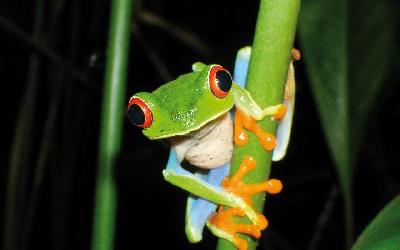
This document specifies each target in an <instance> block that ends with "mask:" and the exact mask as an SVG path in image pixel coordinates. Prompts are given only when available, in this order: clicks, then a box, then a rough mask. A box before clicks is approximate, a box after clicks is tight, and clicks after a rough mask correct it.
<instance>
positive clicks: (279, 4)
mask: <svg viewBox="0 0 400 250" xmlns="http://www.w3.org/2000/svg"><path fill="white" fill-rule="evenodd" d="M260 2H261V3H260V9H259V13H258V18H257V24H256V32H255V36H254V42H253V46H252V47H253V49H252V55H251V60H250V66H249V75H248V77H247V89H248V90H249V92H250V93H251V95H252V96H253V98H254V100H255V101H256V102H257V103H258V104H259V105H260V106H261V107H266V106H269V105H276V104H278V103H281V102H282V97H283V92H284V85H285V80H286V75H287V71H288V66H289V63H290V60H291V49H292V46H293V40H294V36H295V30H296V23H297V16H298V13H299V9H300V0H292V1H281V0H261V1H260ZM259 125H260V126H261V128H262V129H264V130H265V131H268V132H270V133H274V134H275V132H276V128H277V122H276V121H271V120H270V119H269V118H267V119H264V120H263V121H261V122H259ZM245 155H251V156H253V157H254V158H255V159H256V161H257V166H256V168H255V169H254V170H253V171H252V172H251V173H249V174H248V175H247V176H245V182H247V183H258V182H262V181H265V180H266V179H268V178H269V174H270V168H271V157H272V153H271V152H266V151H265V150H264V149H263V148H262V146H261V145H260V144H259V142H258V140H257V139H256V137H255V136H254V135H253V134H251V133H249V142H248V143H247V144H246V145H245V146H243V147H235V151H234V157H233V159H232V169H231V174H233V173H234V172H236V171H237V169H238V168H239V166H240V163H241V161H242V160H243V157H244V156H245ZM264 201H265V195H264V194H258V195H255V196H254V198H253V205H254V207H255V209H256V210H258V211H262V210H263V207H264ZM238 222H239V223H245V222H246V223H248V220H247V219H245V220H244V219H238ZM247 239H248V241H249V247H248V249H255V248H256V245H257V242H256V241H255V240H254V239H253V238H247ZM217 249H219V250H233V249H236V248H235V247H234V246H233V245H232V244H231V243H230V242H228V241H226V240H222V239H221V240H219V241H218V245H217Z"/></svg>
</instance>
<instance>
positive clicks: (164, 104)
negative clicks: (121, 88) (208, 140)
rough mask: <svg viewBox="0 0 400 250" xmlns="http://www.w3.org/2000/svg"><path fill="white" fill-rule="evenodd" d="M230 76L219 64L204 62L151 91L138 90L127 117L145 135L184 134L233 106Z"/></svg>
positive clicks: (160, 136)
mask: <svg viewBox="0 0 400 250" xmlns="http://www.w3.org/2000/svg"><path fill="white" fill-rule="evenodd" d="M231 87H232V77H231V75H230V73H229V72H228V71H227V70H226V69H224V68H223V67H222V66H220V65H215V64H213V65H208V66H205V67H204V68H203V69H202V70H201V71H196V72H192V73H188V74H185V75H182V76H180V77H178V78H177V79H176V80H174V81H171V82H168V83H166V84H164V85H162V86H161V87H159V88H158V89H156V90H155V91H153V92H152V93H148V92H140V93H137V94H135V95H133V96H132V97H131V99H130V100H129V105H128V117H129V119H130V121H131V122H132V123H133V124H134V125H136V126H138V127H141V128H143V134H144V135H145V136H147V137H148V138H149V139H161V138H166V137H171V136H175V135H185V134H188V133H190V132H191V131H194V130H197V129H199V128H200V127H202V126H203V125H205V124H206V123H208V122H209V121H212V120H214V119H215V118H217V117H219V116H220V115H222V114H224V113H225V112H227V111H228V110H229V109H231V108H232V106H233V95H232V93H231V91H230V90H231Z"/></svg>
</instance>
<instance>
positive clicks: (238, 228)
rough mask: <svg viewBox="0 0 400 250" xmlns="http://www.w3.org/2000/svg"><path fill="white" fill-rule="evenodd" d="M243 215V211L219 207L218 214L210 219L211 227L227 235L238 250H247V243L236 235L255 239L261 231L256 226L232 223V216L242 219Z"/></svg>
mask: <svg viewBox="0 0 400 250" xmlns="http://www.w3.org/2000/svg"><path fill="white" fill-rule="evenodd" d="M244 215H245V214H244V212H243V210H241V209H240V208H224V207H223V206H220V207H219V209H218V212H217V213H216V214H214V215H213V216H212V217H211V218H210V223H211V225H212V226H214V227H216V228H218V230H221V231H224V233H225V234H227V235H228V237H227V238H229V240H231V241H232V243H233V244H234V245H235V246H236V247H237V248H238V249H239V250H246V249H247V241H246V240H245V239H242V238H240V237H239V236H238V234H237V233H243V234H247V235H251V236H253V237H254V238H257V239H258V238H260V236H261V230H260V229H259V228H258V227H257V226H256V225H253V224H236V223H235V222H234V221H233V216H241V217H243V216H244Z"/></svg>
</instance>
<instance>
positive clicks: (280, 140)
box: [272, 48, 300, 161]
mask: <svg viewBox="0 0 400 250" xmlns="http://www.w3.org/2000/svg"><path fill="white" fill-rule="evenodd" d="M297 60H300V52H299V51H298V50H296V49H294V48H293V49H292V61H291V62H290V64H289V70H288V74H287V78H286V84H285V94H284V97H283V105H285V107H286V113H285V115H284V117H283V118H282V119H281V120H280V121H279V126H278V129H277V131H276V147H275V149H274V152H273V155H272V160H273V161H279V160H281V159H283V157H285V154H286V149H287V147H288V144H289V139H290V134H291V129H292V121H293V113H294V104H295V96H296V81H295V76H294V67H293V61H297Z"/></svg>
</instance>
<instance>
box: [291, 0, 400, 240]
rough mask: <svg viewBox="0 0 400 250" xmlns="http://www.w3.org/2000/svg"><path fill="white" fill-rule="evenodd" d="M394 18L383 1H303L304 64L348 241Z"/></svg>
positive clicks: (301, 29) (300, 25) (393, 27)
mask: <svg viewBox="0 0 400 250" xmlns="http://www.w3.org/2000/svg"><path fill="white" fill-rule="evenodd" d="M394 18H395V13H394V12H393V11H391V9H390V6H389V4H388V1H380V0H372V1H367V0H356V1H346V0H338V1H329V0H321V1H312V0H304V1H303V4H302V10H301V14H300V17H299V38H300V42H301V49H302V51H301V52H302V55H303V59H304V60H303V61H304V63H305V65H306V67H307V72H308V75H309V81H310V84H311V87H312V90H313V94H314V99H315V102H316V105H317V108H318V112H319V115H320V118H321V123H322V127H323V130H324V133H325V138H326V141H327V143H328V145H329V148H330V151H331V155H332V158H333V160H334V163H335V166H336V170H337V175H338V179H339V182H340V184H341V189H342V192H343V196H344V202H345V214H346V228H347V230H346V231H347V242H348V243H350V241H351V239H352V223H353V222H352V221H353V219H352V180H353V172H354V165H355V162H356V157H357V153H358V152H359V150H360V145H361V144H362V138H363V136H364V134H365V129H366V125H367V122H366V121H367V119H368V117H369V115H370V114H371V110H373V108H374V106H373V105H374V102H375V100H376V98H377V97H378V94H379V89H380V87H381V85H382V83H383V80H384V77H385V76H386V74H387V70H388V68H389V65H390V55H391V53H392V51H393V49H394V46H395V45H394V34H395V32H394V29H395V26H394V23H395V22H394Z"/></svg>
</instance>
